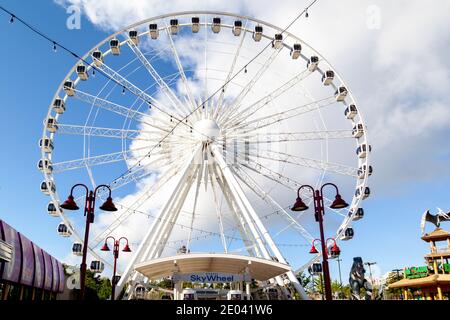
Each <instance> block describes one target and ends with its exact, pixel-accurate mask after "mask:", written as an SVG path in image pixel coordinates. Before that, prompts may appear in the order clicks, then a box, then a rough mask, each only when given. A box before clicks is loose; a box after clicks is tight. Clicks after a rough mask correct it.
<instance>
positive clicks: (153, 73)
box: [127, 40, 189, 114]
mask: <svg viewBox="0 0 450 320" xmlns="http://www.w3.org/2000/svg"><path fill="white" fill-rule="evenodd" d="M127 44H128V46H129V47H130V49H131V50H132V51H133V52H134V54H135V55H136V56H137V57H138V59H139V60H140V61H141V63H142V65H143V66H144V67H145V69H147V71H148V73H149V74H150V76H151V77H152V78H153V80H155V82H156V83H157V84H158V86H159V88H160V89H161V91H162V92H164V94H165V95H166V97H167V98H168V99H169V101H170V102H171V104H172V106H173V108H174V109H175V110H177V111H178V112H179V113H180V114H188V113H189V109H187V110H186V108H185V106H184V104H183V103H182V102H181V101H180V100H179V99H178V97H177V95H176V94H175V93H174V92H173V91H172V89H171V88H170V87H169V86H168V84H167V83H166V82H165V81H164V79H163V78H162V77H161V76H160V75H159V73H158V72H157V71H156V69H155V68H154V67H153V65H152V64H151V63H150V61H149V60H148V59H147V58H146V57H145V55H144V54H143V53H142V52H141V50H140V49H139V47H138V46H136V45H135V44H134V42H133V41H131V40H128V41H127ZM182 108H184V110H182Z"/></svg>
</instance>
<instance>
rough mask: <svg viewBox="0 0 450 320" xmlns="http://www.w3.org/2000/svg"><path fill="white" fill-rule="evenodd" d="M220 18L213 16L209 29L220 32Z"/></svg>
mask: <svg viewBox="0 0 450 320" xmlns="http://www.w3.org/2000/svg"><path fill="white" fill-rule="evenodd" d="M221 22H222V20H221V19H220V18H219V17H215V18H213V22H212V25H211V29H212V31H213V32H214V33H219V32H220V24H221Z"/></svg>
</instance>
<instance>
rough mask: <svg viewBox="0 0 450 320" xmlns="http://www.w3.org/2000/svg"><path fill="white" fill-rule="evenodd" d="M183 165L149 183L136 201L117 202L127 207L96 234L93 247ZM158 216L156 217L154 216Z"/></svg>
mask: <svg viewBox="0 0 450 320" xmlns="http://www.w3.org/2000/svg"><path fill="white" fill-rule="evenodd" d="M180 168H181V166H177V167H172V169H169V170H167V171H166V172H165V173H163V174H162V175H161V176H160V177H159V179H158V181H156V182H155V183H154V184H151V185H149V187H148V188H147V190H145V191H144V192H143V193H142V195H140V196H139V197H138V198H137V199H136V201H135V202H133V203H132V204H130V205H124V204H122V203H121V202H118V203H117V206H118V207H119V208H120V209H125V210H124V211H123V212H121V213H120V214H119V215H118V216H117V218H116V219H115V220H114V221H113V222H112V223H111V224H109V225H108V226H106V228H105V229H104V230H103V231H102V232H101V233H99V234H98V235H97V236H95V238H94V240H93V243H94V245H93V247H94V248H95V247H98V246H99V244H100V243H102V242H103V241H104V239H105V238H106V237H108V236H109V235H111V233H112V232H114V231H115V230H116V229H117V228H118V227H120V226H121V225H122V224H123V223H124V222H125V221H126V220H127V219H128V218H129V217H130V216H131V215H133V214H134V213H135V212H136V210H138V208H139V207H140V206H142V205H143V204H145V202H147V201H148V200H150V199H151V198H152V197H153V196H154V195H155V194H157V192H158V191H159V189H160V188H162V187H164V186H165V185H166V184H167V183H168V182H169V181H170V180H171V179H172V178H173V177H175V176H176V175H177V174H178V172H179V170H180ZM154 218H156V217H154Z"/></svg>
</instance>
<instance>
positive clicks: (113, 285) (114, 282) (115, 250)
mask: <svg viewBox="0 0 450 320" xmlns="http://www.w3.org/2000/svg"><path fill="white" fill-rule="evenodd" d="M118 257H119V241H114V271H113V277H112V281H111V284H112V290H111V300H114V299H115V293H116V265H117V258H118Z"/></svg>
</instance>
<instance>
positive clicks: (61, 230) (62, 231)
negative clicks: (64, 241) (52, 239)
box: [58, 223, 72, 238]
mask: <svg viewBox="0 0 450 320" xmlns="http://www.w3.org/2000/svg"><path fill="white" fill-rule="evenodd" d="M58 234H59V235H60V236H61V237H63V238H68V237H70V236H71V235H72V232H71V231H70V229H69V228H68V227H67V226H66V225H65V224H64V223H60V224H59V226H58Z"/></svg>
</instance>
